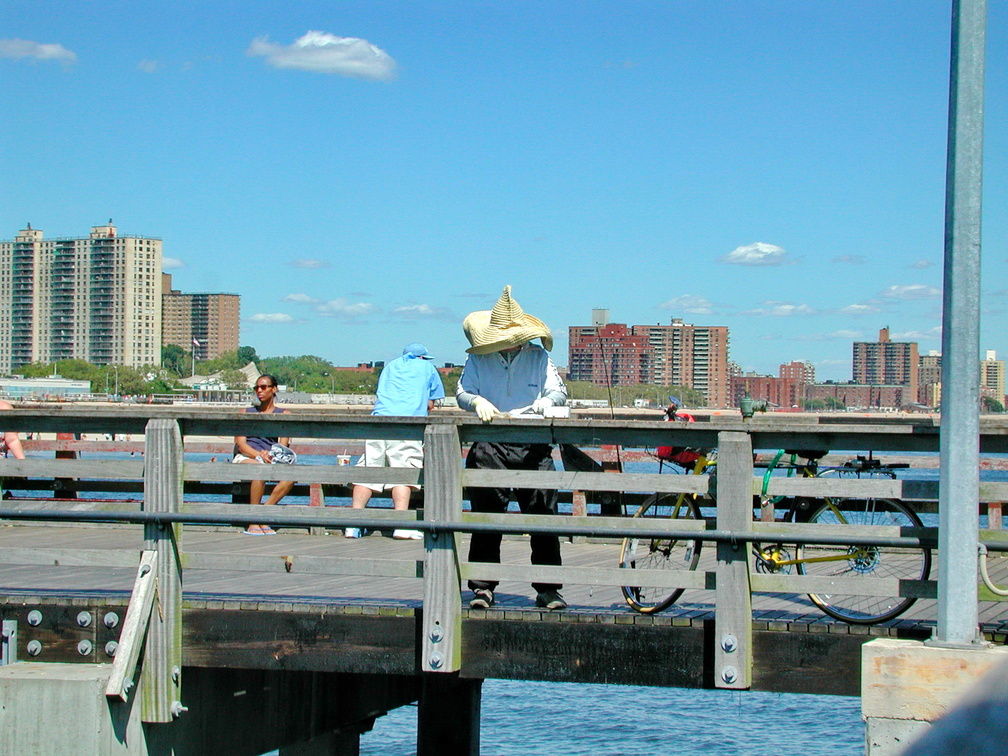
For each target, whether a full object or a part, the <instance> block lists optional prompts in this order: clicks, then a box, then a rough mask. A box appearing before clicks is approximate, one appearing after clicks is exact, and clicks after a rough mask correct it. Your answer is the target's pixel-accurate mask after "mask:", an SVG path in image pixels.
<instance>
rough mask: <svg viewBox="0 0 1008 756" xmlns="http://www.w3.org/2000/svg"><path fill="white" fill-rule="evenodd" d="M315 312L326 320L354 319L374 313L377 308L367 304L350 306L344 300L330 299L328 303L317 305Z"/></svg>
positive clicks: (358, 303)
mask: <svg viewBox="0 0 1008 756" xmlns="http://www.w3.org/2000/svg"><path fill="white" fill-rule="evenodd" d="M315 312H317V313H318V314H319V315H323V316H325V317H327V318H356V317H360V316H361V315H371V314H373V313H376V312H378V308H377V307H375V306H374V305H373V304H371V303H369V302H357V303H354V304H351V303H350V302H348V301H346V300H345V299H343V298H339V299H330V300H329V301H328V302H324V303H323V304H320V305H318V306H317V307H316V308H315Z"/></svg>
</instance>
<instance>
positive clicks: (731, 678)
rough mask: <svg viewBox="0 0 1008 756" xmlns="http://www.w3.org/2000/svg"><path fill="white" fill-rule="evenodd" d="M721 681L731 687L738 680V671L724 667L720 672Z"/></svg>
mask: <svg viewBox="0 0 1008 756" xmlns="http://www.w3.org/2000/svg"><path fill="white" fill-rule="evenodd" d="M721 679H722V680H724V681H725V682H726V683H728V684H729V685H731V684H732V683H733V682H735V681H736V680H737V679H738V670H737V669H735V667H725V668H724V669H722V670H721Z"/></svg>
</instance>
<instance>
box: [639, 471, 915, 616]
mask: <svg viewBox="0 0 1008 756" xmlns="http://www.w3.org/2000/svg"><path fill="white" fill-rule="evenodd" d="M785 455H790V456H791V459H790V462H788V463H785V464H783V465H782V464H780V460H781V459H782V458H783V457H784V456H785ZM824 455H825V452H818V451H815V452H811V451H781V452H778V453H777V455H776V456H775V457H774V458H773V460H772V462H771V463H770V464H769V466H768V468H767V471H766V473H765V475H764V477H763V489H762V494H761V496H760V497H759V502H758V505H759V506H760V507H761V508H762V507H767V506H770V505H771V504H772V505H775V506H776V505H777V504H780V503H786V504H787V506H786V508H785V509H784V512H783V515H782V516H781V517H780V518H779V521H781V522H800V523H822V524H831V525H890V526H896V527H901V528H903V527H923V525H922V523H921V520H920V518H919V517H918V516H917V514H916V513H915V512H913V511H912V510H910V509H909V508H907V507H906V505H904V504H903V503H902V502H900V501H896V500H893V499H874V498H865V499H848V498H831V497H826V498H825V499H823V500H821V501H819V500H813V499H808V498H805V497H788V498H785V497H776V498H773V497H769V496H768V495H767V493H766V491H767V488H768V485H769V481H770V478H771V476H772V474H773V473H774V471H775V470H780V469H785V470H787V474H788V475H791V474H793V473H794V472H799V473H800V474H801V475H802V476H803V477H820V476H824V475H854V476H856V477H862V476H865V475H882V476H885V477H890V478H895V477H896V472H895V471H896V469H897V468H899V467H907V465H883V464H882V463H881V462H880V461H879V460H876V459H874V458H873V457H872V456H871V454H870V453H869V455H868V457H862V456H858V457H854V458H853V459H851V460H848V461H847V462H845V463H844V464H843V465H840V466H836V467H827V468H820V467H819V459H821V458H822V456H824ZM799 458H801V459H802V460H803V461H802V462H798V461H797V460H798V459H799ZM715 464H716V463H715V462H714V461H713V460H712V458H711V456H709V455H708V454H704V455H702V456H701V457H699V458H697V460H696V462H695V463H694V465H693V467H692V468H691V469H689V470H688V472H692V473H693V474H703V473H707V472H712V471H713V470H714V469H716V468H714V465H715ZM634 517H663V518H666V519H667V518H676V519H700V518H701V513H700V508H699V506H698V503H697V497H696V496H693V495H691V494H655V495H653V496H651V497H649V498H648V499H646V500H645V501H644V503H643V504H641V506H640V508H639V509H638V510H637V512H636V513H635V514H634ZM702 546H703V542H702V540H694V539H637V538H625V539H624V540H623V544H622V547H621V550H620V567H623V568H626V569H640V568H650V569H685V570H695V569H696V568H697V565H698V564H699V561H700V552H701V549H702ZM752 551H753V555H754V561H755V569H756V571H757V572H762V573H783V574H788V573H790V572H791V571H792V570H794V569H797V571H798V573H799V574H803V575H820V576H841V575H842V576H847V577H866V578H871V577H879V576H880V575H881V576H884V577H894V578H897V579H900V580H926V579H927V578H928V577H929V575H930V574H931V552H930V550H928V549H926V548H906V547H888V546H863V545H858V544H856V543H852V544H849V545H840V546H838V545H814V544H804V545H799V544H788V543H786V542H785V541H778V542H773V543H754V544H753V545H752ZM683 590H684V589H676V590H674V591H673V592H672V593H670V594H665V593H664V592H663V591H661V590H659V589H647V588H640V587H635V586H623V588H622V592H623V596H624V598H625V599H626V601H627V603H628V604H629V605H630V606H631V607H632V608H633V609H634V610H636V611H638V612H641V613H644V614H654V613H657V612H661V611H663V610H664V609H667V608H668V607H669V606H671V605H672V604H673V603H674V602H675V601H676V600H677V599H678V598H679V596H680V595H682V593H683ZM809 599H810V600H811V601H812V602H813V604H815V605H816V606H817V607H818V608H819V609H821V610H822V611H823V612H825V613H826V614H828V615H829V616H831V617H833V618H835V619H838V620H841V621H843V622H847V623H850V624H865V625H868V624H875V623H878V622H885V621H887V620H890V619H894V618H895V617H898V616H899V615H900V614H902V613H903V612H905V611H906V610H907V609H909V608H910V606H912V605H913V603H914V602H915V601H916V598H913V597H910V598H904V597H900V596H895V597H885V596H882V597H877V596H858V595H846V594H845V595H834V594H814V593H813V594H809Z"/></svg>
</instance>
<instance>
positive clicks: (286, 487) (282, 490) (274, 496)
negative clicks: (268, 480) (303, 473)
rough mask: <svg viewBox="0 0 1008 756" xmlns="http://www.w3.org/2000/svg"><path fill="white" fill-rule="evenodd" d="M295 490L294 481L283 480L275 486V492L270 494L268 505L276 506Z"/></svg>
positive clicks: (267, 500)
mask: <svg viewBox="0 0 1008 756" xmlns="http://www.w3.org/2000/svg"><path fill="white" fill-rule="evenodd" d="M292 488H294V481H293V480H281V481H279V482H278V483H277V484H276V485H275V486H273V491H272V492H271V493H270V495H269V498H268V499H266V503H267V504H276V503H278V502H279V501H280V499H282V498H283V497H284V496H286V495H287V494H289V493H290V492H291V489H292Z"/></svg>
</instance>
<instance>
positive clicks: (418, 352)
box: [402, 341, 434, 360]
mask: <svg viewBox="0 0 1008 756" xmlns="http://www.w3.org/2000/svg"><path fill="white" fill-rule="evenodd" d="M402 353H403V354H408V355H409V356H410V357H420V358H422V359H425V360H433V359H434V358H433V357H431V356H430V355H429V354H427V347H425V346H424V345H423V344H421V343H420V342H419V341H414V342H413V343H412V344H407V345H406V346H404V347H403V350H402Z"/></svg>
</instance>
